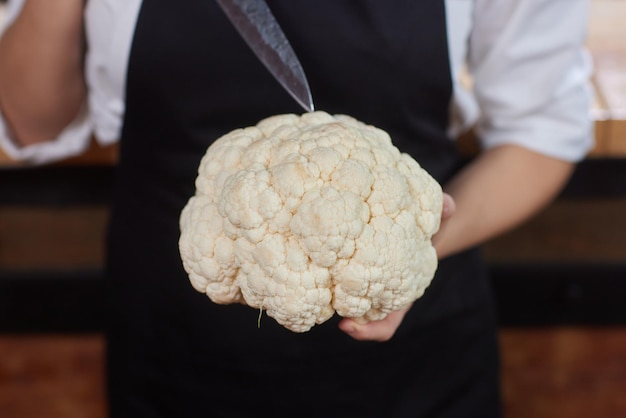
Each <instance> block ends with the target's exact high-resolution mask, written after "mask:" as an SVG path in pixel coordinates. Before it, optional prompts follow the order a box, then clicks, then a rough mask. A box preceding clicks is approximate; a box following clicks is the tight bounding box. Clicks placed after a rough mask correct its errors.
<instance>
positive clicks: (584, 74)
mask: <svg viewBox="0 0 626 418" xmlns="http://www.w3.org/2000/svg"><path fill="white" fill-rule="evenodd" d="M588 7H589V5H588V1H587V0H509V1H503V0H476V1H475V3H474V12H473V18H472V19H473V24H472V30H471V33H470V39H469V46H468V68H469V71H470V74H471V75H472V78H473V83H474V84H473V88H474V97H475V100H476V102H477V104H478V107H479V110H480V114H479V116H478V120H477V133H478V136H479V138H480V140H481V141H482V144H483V146H484V147H485V148H490V147H494V146H497V145H500V144H505V143H509V144H518V145H520V146H524V147H527V148H529V149H531V150H534V151H536V152H539V153H542V154H545V155H549V156H552V157H555V158H559V159H563V160H568V161H578V160H580V159H582V158H583V157H584V156H585V155H586V153H587V152H588V151H589V149H590V148H591V147H592V145H593V123H592V120H591V115H590V103H591V98H592V94H591V88H590V84H589V77H590V74H591V62H590V61H591V60H590V58H589V55H588V54H587V52H586V51H585V49H584V42H585V38H586V31H587V18H588Z"/></svg>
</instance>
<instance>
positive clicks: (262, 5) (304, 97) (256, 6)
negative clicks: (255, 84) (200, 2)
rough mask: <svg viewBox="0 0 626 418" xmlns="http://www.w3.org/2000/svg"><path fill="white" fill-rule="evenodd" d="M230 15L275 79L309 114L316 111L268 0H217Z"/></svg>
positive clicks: (227, 14)
mask: <svg viewBox="0 0 626 418" xmlns="http://www.w3.org/2000/svg"><path fill="white" fill-rule="evenodd" d="M217 3H218V4H219V5H220V7H221V8H222V10H223V11H224V13H226V16H227V17H228V19H229V20H230V21H231V23H232V24H233V26H234V27H235V28H236V29H237V31H238V32H239V34H240V35H241V36H242V37H243V39H244V40H245V41H246V43H247V44H248V46H250V48H252V51H253V52H254V53H255V54H256V56H257V57H258V58H259V59H260V60H261V62H262V63H263V64H264V65H265V67H266V68H267V69H268V70H269V71H270V73H272V75H273V76H274V78H276V80H278V82H279V83H280V84H281V85H282V86H283V87H284V88H285V90H287V92H289V94H291V96H292V97H293V98H294V99H295V100H296V101H297V102H298V103H299V104H300V105H301V106H302V107H303V108H304V109H305V110H306V111H307V112H312V111H313V110H314V106H313V98H312V96H311V90H310V89H309V83H308V82H307V79H306V75H305V74H304V70H303V69H302V65H300V61H298V58H297V57H296V54H295V52H294V51H293V49H292V48H291V45H290V44H289V41H288V40H287V37H286V36H285V34H284V32H283V31H282V29H281V28H280V26H279V25H278V22H277V21H276V18H275V17H274V15H273V14H272V12H271V11H270V9H269V6H268V5H267V3H266V2H265V1H264V0H217Z"/></svg>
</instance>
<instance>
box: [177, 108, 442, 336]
mask: <svg viewBox="0 0 626 418" xmlns="http://www.w3.org/2000/svg"><path fill="white" fill-rule="evenodd" d="M442 204H443V198H442V190H441V186H440V185H439V184H438V183H437V182H436V181H435V180H434V179H433V178H432V177H431V176H430V175H429V174H428V173H427V172H426V171H425V170H424V169H422V168H421V167H420V165H419V164H418V163H417V162H416V161H415V160H414V159H413V158H411V157H410V156H409V155H407V154H403V153H401V152H400V151H399V150H398V149H397V148H396V147H395V146H394V145H393V144H392V141H391V138H390V137H389V135H388V134H387V133H386V132H385V131H383V130H381V129H378V128H376V127H373V126H370V125H366V124H364V123H362V122H360V121H357V120H356V119H354V118H351V117H349V116H345V115H337V116H332V115H329V114H328V113H325V112H313V113H307V114H304V115H302V116H297V115H292V114H290V115H278V116H273V117H270V118H267V119H265V120H263V121H261V122H259V123H258V124H257V126H254V127H248V128H245V129H237V130H235V131H232V132H230V133H228V134H226V135H224V136H222V137H221V138H219V139H218V140H217V141H215V142H214V143H213V144H212V145H211V146H210V147H209V149H208V150H207V152H206V154H205V156H204V157H203V159H202V161H201V163H200V166H199V168H198V177H197V179H196V193H195V195H194V196H193V197H191V199H190V200H189V202H188V203H187V205H186V206H185V208H184V209H183V211H182V213H181V216H180V229H181V235H180V240H179V248H180V255H181V259H182V262H183V266H184V268H185V271H186V272H187V273H188V275H189V279H190V282H191V284H192V286H193V287H194V289H196V290H197V291H199V292H203V293H206V294H207V295H208V297H209V298H210V299H211V300H212V301H213V302H215V303H220V304H228V303H245V304H247V305H249V306H251V307H253V308H256V309H264V310H265V311H266V312H267V315H268V316H270V317H272V318H274V319H275V320H276V321H277V322H278V323H280V324H281V325H283V326H284V327H286V328H288V329H290V330H292V331H294V332H306V331H308V330H310V329H311V328H312V327H313V326H315V324H321V323H323V322H324V321H326V320H328V319H329V318H330V317H332V316H333V315H334V314H335V313H337V314H338V315H341V316H343V317H350V318H355V319H357V320H361V321H370V320H377V319H382V318H384V317H385V316H386V315H387V314H388V313H390V312H393V311H396V310H399V309H402V308H404V307H406V306H407V305H409V304H410V303H412V302H413V301H415V300H416V299H418V298H419V297H421V296H422V295H423V294H424V291H425V289H426V288H427V287H428V286H429V284H430V282H431V280H432V278H433V276H434V274H435V270H436V269H437V256H436V253H435V250H434V248H433V246H432V244H431V237H432V236H433V234H435V233H436V232H437V230H438V229H439V223H440V219H441V210H442Z"/></svg>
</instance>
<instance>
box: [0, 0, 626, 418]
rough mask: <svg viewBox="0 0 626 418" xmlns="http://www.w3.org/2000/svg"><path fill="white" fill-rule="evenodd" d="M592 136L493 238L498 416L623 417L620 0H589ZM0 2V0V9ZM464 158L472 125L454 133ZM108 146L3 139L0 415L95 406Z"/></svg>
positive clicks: (99, 384)
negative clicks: (21, 160)
mask: <svg viewBox="0 0 626 418" xmlns="http://www.w3.org/2000/svg"><path fill="white" fill-rule="evenodd" d="M591 4H592V7H591V19H590V23H589V25H590V26H589V41H588V45H589V49H590V51H591V53H592V55H593V58H594V61H595V64H596V71H595V74H594V77H593V84H594V90H595V103H594V105H593V108H592V109H590V112H591V114H592V116H593V117H594V119H595V121H596V122H595V123H596V146H595V148H594V149H593V151H592V152H591V153H590V154H589V156H588V158H587V159H586V160H585V161H584V162H583V163H581V164H580V166H579V167H578V168H577V170H576V172H575V174H574V176H573V178H572V179H571V181H570V183H569V184H568V186H567V187H566V189H565V190H564V191H563V193H562V194H561V195H560V196H559V198H558V199H557V200H556V201H555V202H554V203H553V204H552V205H550V207H548V208H547V209H546V210H545V211H543V212H542V213H540V214H539V215H538V216H537V217H536V218H535V219H533V220H532V221H531V222H529V223H527V224H525V225H524V226H522V227H520V228H517V229H516V230H514V231H512V232H511V233H509V234H507V235H505V236H503V237H501V238H498V239H496V240H494V241H492V242H489V243H488V244H487V245H486V246H485V255H486V257H487V259H488V261H489V265H490V269H491V271H492V280H493V285H494V289H495V293H496V298H497V302H498V306H499V310H500V342H501V347H502V381H503V395H504V402H505V412H506V418H528V417H532V418H544V417H545V418H548V417H550V418H553V417H559V418H578V417H585V418H588V417H603V418H612V417H626V396H625V394H626V291H625V289H626V27H625V25H624V22H626V0H592V1H591ZM3 15H4V6H3V2H0V19H2V17H3ZM459 147H460V148H461V150H462V151H463V152H464V153H465V154H466V155H467V158H471V157H472V154H473V152H475V143H474V141H473V138H472V135H471V133H470V134H468V135H467V136H466V137H464V138H462V139H461V140H460V141H459ZM116 158H117V149H116V147H109V148H99V147H98V146H96V145H95V144H94V145H93V147H92V148H91V149H90V150H89V151H88V152H87V153H86V154H85V155H83V156H81V157H79V158H74V159H71V160H67V161H63V162H61V163H57V164H54V165H49V166H45V167H38V168H25V167H21V166H19V165H17V164H16V163H14V162H12V161H10V160H9V159H8V157H6V156H5V155H3V154H1V153H0V417H2V418H33V417H45V418H57V417H58V418H74V417H76V418H79V417H80V418H104V416H105V407H104V389H103V370H104V369H103V354H104V342H103V337H102V324H103V317H104V312H105V308H106V307H105V306H104V300H103V298H102V270H101V268H102V258H103V239H104V234H105V225H106V221H107V215H108V210H107V207H108V202H109V198H110V190H111V184H112V169H113V166H114V165H115V162H116Z"/></svg>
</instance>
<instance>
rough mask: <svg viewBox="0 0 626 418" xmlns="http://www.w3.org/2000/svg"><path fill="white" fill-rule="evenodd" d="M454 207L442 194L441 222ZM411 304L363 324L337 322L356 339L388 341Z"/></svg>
mask: <svg viewBox="0 0 626 418" xmlns="http://www.w3.org/2000/svg"><path fill="white" fill-rule="evenodd" d="M455 209H456V204H455V203H454V199H452V196H450V195H449V194H447V193H444V194H443V209H442V211H441V222H442V223H443V222H445V221H446V220H447V219H449V218H450V217H451V216H452V215H453V214H454V211H455ZM411 306H412V304H411V305H409V306H407V307H405V308H404V309H401V310H399V311H394V312H391V313H389V315H387V316H386V317H385V318H384V319H381V320H380V321H372V322H368V323H365V324H361V323H358V322H357V321H355V320H354V319H350V318H345V319H342V320H341V321H340V322H339V329H340V330H342V331H343V332H345V333H346V334H348V335H349V336H351V337H352V338H354V339H355V340H358V341H378V342H384V341H389V340H390V339H391V338H392V337H393V336H394V334H395V333H396V330H397V329H398V327H399V326H400V324H401V323H402V320H403V319H404V316H405V315H406V313H407V312H408V311H409V309H411Z"/></svg>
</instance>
